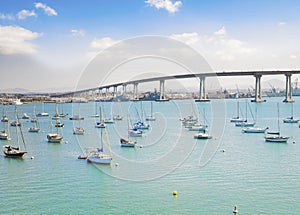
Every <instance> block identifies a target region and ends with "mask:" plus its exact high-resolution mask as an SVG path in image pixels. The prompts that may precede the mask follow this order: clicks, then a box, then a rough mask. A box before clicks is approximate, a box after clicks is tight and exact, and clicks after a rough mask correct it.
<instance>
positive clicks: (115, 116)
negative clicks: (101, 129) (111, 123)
mask: <svg viewBox="0 0 300 215" xmlns="http://www.w3.org/2000/svg"><path fill="white" fill-rule="evenodd" d="M113 120H115V121H121V120H123V117H122V116H120V115H119V114H117V115H114V116H113Z"/></svg>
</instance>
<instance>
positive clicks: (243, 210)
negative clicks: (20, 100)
mask: <svg viewBox="0 0 300 215" xmlns="http://www.w3.org/2000/svg"><path fill="white" fill-rule="evenodd" d="M295 99H296V102H295V103H294V115H295V117H300V105H299V103H300V98H297V97H296V98H295ZM267 100H268V102H266V103H261V104H255V103H249V105H250V107H251V110H252V112H253V114H254V113H255V106H257V107H256V108H257V112H258V114H257V124H258V125H260V126H263V127H264V126H269V127H270V130H277V108H276V103H277V102H280V103H279V106H280V118H281V121H280V129H281V132H282V134H283V135H288V136H290V137H291V138H290V140H289V141H288V144H275V143H266V142H265V141H264V138H263V134H244V133H242V132H241V128H237V127H235V126H234V124H232V123H230V122H229V120H230V118H231V117H234V116H236V100H212V101H211V102H210V103H198V104H195V103H194V102H193V101H190V100H181V101H170V102H164V103H155V102H154V103H153V111H154V112H155V115H156V118H157V120H156V121H155V122H150V123H151V129H150V130H149V131H146V132H145V134H144V135H145V136H144V137H143V138H136V140H137V141H138V146H137V147H136V148H135V149H128V148H121V147H120V145H119V142H118V140H119V138H120V137H121V136H122V137H125V138H127V128H128V120H127V118H128V117H130V118H131V121H132V122H133V121H135V120H136V119H138V117H139V116H138V115H140V117H142V115H143V116H145V115H149V114H150V102H143V103H142V104H141V102H136V103H131V102H122V103H102V106H103V112H104V115H105V117H110V116H111V115H113V114H120V115H122V116H124V119H123V120H122V121H119V122H116V123H115V124H113V125H108V128H107V133H108V136H109V138H108V139H109V141H108V140H107V139H106V138H104V140H103V142H104V146H105V147H104V149H105V151H106V152H107V153H109V147H108V144H109V143H110V148H111V153H112V155H113V162H112V164H111V166H101V165H93V164H88V163H87V162H86V161H85V160H78V159H77V157H78V155H79V154H82V153H84V148H85V147H90V146H93V147H96V146H100V129H96V128H94V125H95V122H96V121H98V119H95V118H92V117H90V116H91V115H93V114H95V107H96V109H97V110H98V108H99V104H96V105H95V103H93V102H90V103H84V104H80V105H79V104H64V112H65V113H68V114H69V116H71V115H73V114H75V115H76V114H78V110H80V114H81V115H82V116H84V117H85V120H84V121H82V122H81V125H82V126H83V127H84V128H85V130H86V134H85V135H84V136H74V135H73V134H72V127H73V126H78V121H70V120H68V119H64V120H62V122H63V123H65V127H64V128H63V129H62V133H63V136H64V141H63V143H62V144H49V143H47V141H46V135H47V133H48V132H49V127H50V123H49V118H47V117H46V118H39V120H40V121H39V122H40V127H41V128H42V129H41V132H40V133H37V134H34V133H28V132H27V129H28V128H29V127H30V126H31V125H32V124H31V123H30V122H29V121H26V120H22V123H23V127H22V128H23V132H24V136H25V140H26V147H27V151H28V154H27V155H25V156H24V159H23V160H14V159H9V158H5V157H4V156H3V155H1V156H0V163H1V165H0V171H1V174H0V191H1V201H0V213H1V214H232V210H233V206H234V205H238V208H239V214H300V206H299V202H300V194H299V193H300V186H299V182H300V162H299V160H300V134H299V131H300V128H299V127H298V125H297V124H283V123H282V119H283V118H285V117H289V116H290V114H291V107H292V104H285V103H282V102H281V101H282V100H283V98H268V99H267ZM239 101H240V108H241V110H242V112H243V114H244V115H245V99H240V100H239ZM36 107H37V112H39V111H41V109H42V105H41V104H37V105H36ZM6 108H7V109H8V114H9V117H10V119H13V118H14V117H13V115H14V107H13V106H6ZM1 109H2V107H1ZM18 109H19V113H20V114H19V115H20V116H22V114H23V113H24V112H26V113H27V114H29V115H32V112H33V104H25V105H22V106H18ZM59 109H61V106H60V105H59ZM141 109H143V110H144V111H143V112H144V113H142V111H141ZM248 110H249V109H248ZM45 111H46V112H49V113H50V114H51V115H53V114H54V112H55V105H54V104H45ZM97 112H98V113H99V111H97ZM192 112H196V113H198V115H199V117H200V119H201V121H202V123H203V122H204V119H203V118H204V114H203V112H205V118H206V121H205V123H206V124H207V125H208V126H209V127H208V128H209V131H210V132H211V134H212V135H213V137H214V138H213V139H212V140H210V141H201V140H194V139H193V135H194V134H195V133H196V132H190V131H187V130H186V129H185V128H183V127H182V126H181V124H180V121H179V120H178V119H179V118H181V117H185V116H186V115H189V114H191V113H192ZM248 119H249V120H252V117H251V114H250V111H248ZM10 130H11V131H10V132H11V137H12V140H11V141H10V144H15V133H14V128H10ZM103 134H104V136H105V132H104V133H103ZM7 143H8V142H6V141H1V144H2V146H3V145H5V144H7ZM223 149H224V150H226V151H225V152H221V150H223ZM32 156H34V159H30V158H31V157H32ZM116 164H117V165H116ZM173 190H177V191H178V196H177V197H173V196H172V191H173Z"/></svg>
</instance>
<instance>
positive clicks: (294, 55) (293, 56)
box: [290, 54, 300, 60]
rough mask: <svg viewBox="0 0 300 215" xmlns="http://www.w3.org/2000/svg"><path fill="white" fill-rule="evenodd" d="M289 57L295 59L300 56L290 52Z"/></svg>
mask: <svg viewBox="0 0 300 215" xmlns="http://www.w3.org/2000/svg"><path fill="white" fill-rule="evenodd" d="M290 58H291V59H293V60H295V59H299V58H300V54H298V55H296V54H291V55H290Z"/></svg>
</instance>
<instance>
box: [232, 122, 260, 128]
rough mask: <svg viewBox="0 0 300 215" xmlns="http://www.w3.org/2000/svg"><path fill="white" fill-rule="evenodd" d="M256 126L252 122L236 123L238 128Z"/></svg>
mask: <svg viewBox="0 0 300 215" xmlns="http://www.w3.org/2000/svg"><path fill="white" fill-rule="evenodd" d="M254 125H255V123H252V122H237V123H235V126H236V127H252V126H254Z"/></svg>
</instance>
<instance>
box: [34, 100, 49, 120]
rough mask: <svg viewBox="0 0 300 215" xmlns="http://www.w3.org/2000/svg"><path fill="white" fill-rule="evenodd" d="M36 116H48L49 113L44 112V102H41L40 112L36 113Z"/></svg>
mask: <svg viewBox="0 0 300 215" xmlns="http://www.w3.org/2000/svg"><path fill="white" fill-rule="evenodd" d="M36 116H37V117H46V116H49V113H46V112H45V103H44V102H43V103H42V112H40V113H38V114H37V115H36Z"/></svg>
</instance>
